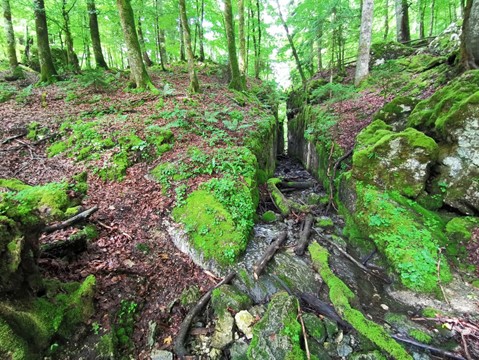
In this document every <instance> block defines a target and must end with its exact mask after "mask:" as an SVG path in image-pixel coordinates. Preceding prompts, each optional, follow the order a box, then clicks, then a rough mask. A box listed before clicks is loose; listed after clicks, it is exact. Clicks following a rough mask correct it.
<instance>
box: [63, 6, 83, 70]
mask: <svg viewBox="0 0 479 360" xmlns="http://www.w3.org/2000/svg"><path fill="white" fill-rule="evenodd" d="M66 3H67V1H66V0H63V2H62V18H63V31H65V44H66V46H67V63H68V65H70V66H71V67H72V69H73V71H74V72H75V73H79V72H80V65H79V63H78V57H77V55H76V54H75V50H74V49H73V38H72V33H71V31H70V15H69V13H70V10H71V9H72V8H70V9H69V10H67V8H66V5H67V4H66Z"/></svg>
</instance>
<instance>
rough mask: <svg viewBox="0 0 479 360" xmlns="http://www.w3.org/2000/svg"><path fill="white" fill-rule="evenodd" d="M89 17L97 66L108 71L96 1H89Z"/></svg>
mask: <svg viewBox="0 0 479 360" xmlns="http://www.w3.org/2000/svg"><path fill="white" fill-rule="evenodd" d="M87 10H88V17H89V19H90V35H91V43H92V46H93V55H94V56H95V63H96V66H97V67H99V68H103V69H108V65H107V64H106V61H105V58H104V57H103V52H102V50H101V41H100V31H99V29H98V16H97V11H96V7H95V0H88V1H87Z"/></svg>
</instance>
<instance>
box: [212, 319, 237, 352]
mask: <svg viewBox="0 0 479 360" xmlns="http://www.w3.org/2000/svg"><path fill="white" fill-rule="evenodd" d="M233 325H234V319H233V316H231V314H230V313H229V312H225V313H223V314H222V315H221V316H220V317H219V318H218V320H217V321H216V327H215V333H214V334H213V337H212V339H211V346H212V347H214V348H215V349H220V350H222V349H224V348H225V347H227V346H228V345H229V344H231V343H232V342H233Z"/></svg>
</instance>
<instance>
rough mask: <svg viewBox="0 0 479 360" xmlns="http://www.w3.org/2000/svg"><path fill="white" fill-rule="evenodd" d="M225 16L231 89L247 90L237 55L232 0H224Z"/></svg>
mask: <svg viewBox="0 0 479 360" xmlns="http://www.w3.org/2000/svg"><path fill="white" fill-rule="evenodd" d="M224 5H225V8H224V17H225V27H226V38H227V40H228V58H229V62H230V70H231V82H230V84H229V87H230V89H234V90H238V91H243V90H245V81H244V78H243V76H242V75H241V72H240V69H239V65H238V57H237V55H236V42H235V33H234V24H233V8H232V5H231V0H224Z"/></svg>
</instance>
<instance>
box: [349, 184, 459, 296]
mask: <svg viewBox="0 0 479 360" xmlns="http://www.w3.org/2000/svg"><path fill="white" fill-rule="evenodd" d="M350 186H354V189H355V193H356V194H357V199H356V204H355V208H356V212H355V213H354V214H351V215H352V216H347V217H346V220H347V229H346V232H348V233H349V234H350V235H352V234H354V235H355V236H358V235H359V236H361V237H363V238H370V239H372V240H373V241H374V243H375V244H376V246H377V248H378V249H379V251H380V252H381V253H382V254H384V255H385V256H386V258H387V260H388V261H389V263H390V265H391V266H392V267H393V269H394V271H395V272H397V273H398V274H399V277H400V280H401V283H402V284H403V285H404V286H406V287H408V288H410V289H413V290H416V291H420V292H435V291H437V290H438V284H440V283H446V282H449V281H450V280H452V275H451V273H450V270H449V266H448V264H447V262H446V261H445V260H444V259H443V256H442V255H441V254H440V248H441V247H442V246H447V244H448V240H447V238H446V237H445V235H444V226H445V224H444V222H443V220H442V219H441V218H440V217H439V216H438V215H437V214H435V213H433V212H431V211H429V210H427V209H425V208H423V207H422V206H420V205H419V204H418V203H417V202H415V201H413V200H411V199H408V198H405V197H404V196H402V195H400V194H399V192H398V191H382V190H379V189H377V188H375V187H373V186H371V185H364V184H363V183H361V182H354V181H352V182H351V184H350ZM343 210H344V209H343ZM345 211H347V210H345ZM441 260H442V261H441ZM439 261H440V264H441V266H440V270H441V271H440V273H441V274H440V278H438V273H437V268H438V263H439Z"/></svg>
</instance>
